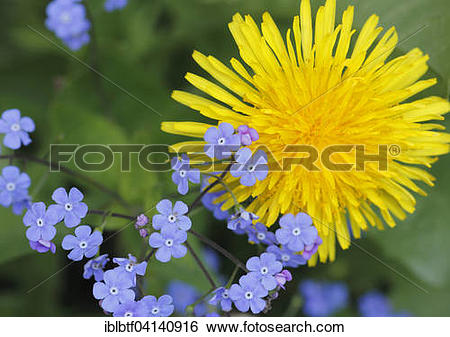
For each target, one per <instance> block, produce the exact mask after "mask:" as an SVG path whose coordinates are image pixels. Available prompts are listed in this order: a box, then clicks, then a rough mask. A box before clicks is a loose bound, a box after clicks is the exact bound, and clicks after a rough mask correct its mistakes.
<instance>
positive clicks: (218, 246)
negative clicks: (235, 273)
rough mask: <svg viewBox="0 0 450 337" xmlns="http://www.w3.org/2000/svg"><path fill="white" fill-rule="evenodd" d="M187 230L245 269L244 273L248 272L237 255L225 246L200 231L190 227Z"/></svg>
mask: <svg viewBox="0 0 450 337" xmlns="http://www.w3.org/2000/svg"><path fill="white" fill-rule="evenodd" d="M188 232H189V233H191V234H192V235H194V236H196V237H197V238H198V239H199V240H200V241H203V242H204V243H206V244H207V245H208V246H210V247H211V248H213V249H214V250H216V251H218V252H219V253H221V254H222V255H223V256H225V257H226V258H228V259H229V260H230V261H231V262H233V263H234V264H235V265H236V266H238V267H239V268H241V269H242V270H243V271H245V272H246V273H247V272H248V270H247V268H246V267H245V265H244V264H243V263H242V262H241V261H240V260H239V259H238V258H237V257H235V256H234V255H233V254H231V253H230V252H229V251H228V250H226V249H225V248H223V247H222V246H220V245H219V244H217V243H216V242H214V241H213V240H211V239H208V238H207V237H205V236H203V235H201V234H200V233H197V232H195V231H193V230H192V229H190V230H189V231H188Z"/></svg>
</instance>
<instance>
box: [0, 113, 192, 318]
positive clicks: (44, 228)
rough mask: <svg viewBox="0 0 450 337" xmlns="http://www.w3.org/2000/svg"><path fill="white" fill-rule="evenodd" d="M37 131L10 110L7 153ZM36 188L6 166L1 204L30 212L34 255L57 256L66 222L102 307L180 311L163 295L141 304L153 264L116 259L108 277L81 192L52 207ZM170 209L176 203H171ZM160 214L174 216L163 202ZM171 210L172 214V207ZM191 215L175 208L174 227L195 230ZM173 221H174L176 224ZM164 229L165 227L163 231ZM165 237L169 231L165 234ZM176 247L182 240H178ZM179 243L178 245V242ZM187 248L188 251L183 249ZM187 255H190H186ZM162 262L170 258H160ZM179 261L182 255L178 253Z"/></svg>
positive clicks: (73, 253)
mask: <svg viewBox="0 0 450 337" xmlns="http://www.w3.org/2000/svg"><path fill="white" fill-rule="evenodd" d="M34 129H35V125H34V122H33V120H32V119H31V118H29V117H21V114H20V111H19V110H17V109H12V110H6V111H5V112H3V114H2V118H1V119H0V133H2V134H4V135H5V136H4V139H3V144H4V145H5V147H7V148H10V149H13V150H17V149H19V148H20V147H21V146H22V145H24V146H26V145H29V144H30V143H31V138H30V136H29V134H28V133H29V132H33V131H34ZM30 185H31V180H30V177H29V176H28V175H27V174H26V173H23V172H20V169H19V168H18V167H16V166H12V165H10V166H6V167H4V168H3V169H2V174H1V176H0V204H1V205H2V206H4V207H10V206H12V209H13V212H14V213H16V214H18V215H20V214H22V213H23V210H24V209H26V210H27V211H26V213H25V215H24V216H23V223H24V225H25V226H26V227H27V230H26V233H25V235H26V238H27V239H28V240H29V244H30V247H31V249H33V250H35V251H37V252H38V253H46V252H49V251H50V252H52V253H55V252H56V245H55V243H54V242H53V239H54V238H55V236H56V234H57V229H56V227H55V226H56V225H57V224H58V223H61V222H63V223H64V224H65V226H66V227H67V228H74V234H68V235H66V236H65V237H64V238H63V240H62V244H61V246H62V248H63V249H64V250H67V251H69V254H68V258H69V259H71V260H73V261H81V260H83V258H87V259H90V260H88V261H87V263H86V264H85V265H84V273H83V277H84V278H85V279H90V278H92V277H94V279H95V281H96V283H95V284H94V288H93V294H94V297H95V298H96V299H99V300H100V305H101V307H102V308H103V309H104V310H105V311H106V312H108V313H112V314H113V315H114V316H149V317H160V316H169V315H171V314H172V313H173V311H174V306H173V304H172V302H173V300H172V297H171V296H169V295H163V296H161V297H160V298H156V297H154V296H144V297H142V298H141V299H140V300H138V301H135V291H134V290H133V289H134V288H135V287H136V286H137V284H136V278H137V276H144V275H145V272H146V269H147V262H146V261H142V262H138V261H137V259H136V258H135V257H134V256H132V255H131V254H130V255H129V256H128V258H114V259H113V262H114V264H116V267H115V268H113V269H111V270H107V271H105V267H106V265H107V263H108V262H109V260H110V259H109V258H108V254H103V255H99V248H100V245H101V244H102V243H103V235H102V233H101V231H99V230H94V231H93V230H92V228H91V227H90V226H89V225H85V224H81V222H82V220H83V218H85V217H86V215H87V214H88V206H87V205H86V203H84V202H83V199H84V195H83V193H82V192H81V191H80V190H78V189H77V188H76V187H72V188H71V189H70V190H69V192H67V191H66V190H65V189H64V188H63V187H59V188H57V189H56V190H55V191H54V192H53V194H52V196H51V198H52V200H53V201H54V203H53V204H51V205H49V206H48V207H47V206H46V204H45V203H43V202H35V203H32V202H31V197H30V196H29V194H28V188H29V187H30ZM169 203H170V202H169ZM159 209H160V210H161V212H162V213H163V212H166V211H167V212H168V210H169V208H168V207H167V204H166V203H165V202H162V203H161V205H160V207H159ZM170 210H172V208H171V205H170ZM186 212H187V206H186V205H185V204H183V203H181V202H177V203H176V204H175V206H174V208H173V212H172V213H173V214H174V216H175V217H176V218H175V219H174V221H173V223H174V224H175V225H176V226H177V228H180V229H182V230H184V231H182V233H184V235H186V232H185V231H186V230H188V229H189V228H190V226H191V222H190V220H189V218H187V217H185V216H183V214H185V213H186ZM171 219H172V218H170V217H169V219H168V221H169V222H170V221H171ZM147 224H148V218H147V217H146V216H145V215H144V214H141V215H140V216H138V217H137V219H136V228H137V229H138V230H139V234H140V235H141V236H142V237H146V236H147V235H148V234H147V233H148V232H147V229H146V228H145V226H146V225H147ZM164 224H165V223H164V221H163V220H162V219H158V218H156V221H155V225H154V226H155V228H160V227H162V226H163V225H164ZM158 226H159V227H158ZM162 231H163V229H162ZM175 241H176V240H175ZM176 242H178V241H176ZM183 248H184V247H183ZM184 254H185V252H184ZM157 255H158V256H163V255H164V254H163V253H162V252H161V253H158V252H157ZM173 255H174V256H179V255H180V254H177V253H173Z"/></svg>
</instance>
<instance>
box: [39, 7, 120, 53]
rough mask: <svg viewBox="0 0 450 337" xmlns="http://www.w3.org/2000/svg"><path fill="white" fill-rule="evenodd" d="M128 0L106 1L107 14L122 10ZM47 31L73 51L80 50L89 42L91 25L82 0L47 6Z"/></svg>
mask: <svg viewBox="0 0 450 337" xmlns="http://www.w3.org/2000/svg"><path fill="white" fill-rule="evenodd" d="M127 3H128V0H106V1H105V4H104V7H105V10H106V11H107V12H112V11H114V10H118V9H122V8H124V7H125V6H126V5H127ZM46 13H47V18H46V20H45V25H46V27H47V29H49V30H50V31H52V32H53V33H55V35H56V36H57V37H58V38H60V39H61V40H62V41H63V42H64V43H65V44H66V46H67V47H69V48H70V49H71V50H73V51H77V50H79V49H81V47H83V46H84V45H86V44H88V43H89V41H90V40H91V37H90V35H89V30H90V29H91V23H90V21H89V20H88V18H87V13H86V7H85V6H84V4H83V3H82V0H53V1H51V2H50V3H49V4H48V5H47V9H46Z"/></svg>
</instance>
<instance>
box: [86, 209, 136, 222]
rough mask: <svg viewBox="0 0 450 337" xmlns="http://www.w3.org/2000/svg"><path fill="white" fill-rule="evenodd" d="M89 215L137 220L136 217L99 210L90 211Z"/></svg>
mask: <svg viewBox="0 0 450 337" xmlns="http://www.w3.org/2000/svg"><path fill="white" fill-rule="evenodd" d="M88 213H89V214H97V215H103V216H112V217H114V218H122V219H127V220H136V217H135V216H131V215H126V214H120V213H110V212H108V211H101V210H97V209H90V210H89V211H88Z"/></svg>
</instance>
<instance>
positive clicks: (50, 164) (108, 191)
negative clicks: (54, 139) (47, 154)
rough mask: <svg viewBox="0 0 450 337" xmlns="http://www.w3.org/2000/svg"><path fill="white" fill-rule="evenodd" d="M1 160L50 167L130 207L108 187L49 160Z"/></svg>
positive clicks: (28, 158) (22, 157)
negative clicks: (86, 183) (27, 162)
mask: <svg viewBox="0 0 450 337" xmlns="http://www.w3.org/2000/svg"><path fill="white" fill-rule="evenodd" d="M1 159H9V160H13V159H22V160H24V161H29V162H33V163H37V164H41V165H44V166H47V167H50V168H52V169H54V170H55V171H57V170H59V171H61V172H63V173H65V174H68V175H70V176H72V177H75V178H78V179H81V180H85V181H87V182H88V183H89V184H91V185H92V186H95V187H96V188H97V189H99V190H100V191H102V192H104V193H106V194H108V195H109V196H111V197H112V198H114V199H115V200H117V201H118V202H119V203H120V204H121V205H122V206H125V207H127V208H128V207H129V206H130V205H129V204H128V203H127V202H126V201H125V200H124V199H122V197H121V196H120V195H119V194H118V193H117V192H115V191H113V190H111V189H109V188H108V187H106V186H105V185H103V184H101V183H99V182H97V181H96V180H94V179H92V178H91V177H89V176H87V175H84V174H81V173H78V172H76V171H74V170H71V169H69V168H67V167H64V166H62V165H59V164H56V163H54V162H51V161H49V160H46V159H41V158H37V157H33V156H28V155H23V154H10V155H0V160H1Z"/></svg>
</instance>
